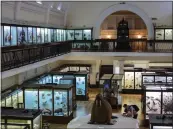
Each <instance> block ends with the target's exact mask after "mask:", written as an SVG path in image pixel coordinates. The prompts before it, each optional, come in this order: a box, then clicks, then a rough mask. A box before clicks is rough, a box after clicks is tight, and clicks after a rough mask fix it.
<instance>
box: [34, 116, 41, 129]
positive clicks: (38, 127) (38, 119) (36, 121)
mask: <svg viewBox="0 0 173 129" xmlns="http://www.w3.org/2000/svg"><path fill="white" fill-rule="evenodd" d="M41 122H42V116H41V115H39V116H37V117H36V118H35V119H34V120H33V126H34V128H33V129H42V125H41Z"/></svg>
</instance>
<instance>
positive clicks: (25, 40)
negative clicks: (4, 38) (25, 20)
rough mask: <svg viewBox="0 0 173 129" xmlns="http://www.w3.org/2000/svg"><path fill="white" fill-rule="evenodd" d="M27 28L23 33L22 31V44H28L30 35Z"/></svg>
mask: <svg viewBox="0 0 173 129" xmlns="http://www.w3.org/2000/svg"><path fill="white" fill-rule="evenodd" d="M27 32H28V31H27V27H23V31H22V37H23V41H22V43H24V44H26V43H27V42H28V33H27Z"/></svg>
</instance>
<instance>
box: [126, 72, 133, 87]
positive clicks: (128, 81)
mask: <svg viewBox="0 0 173 129" xmlns="http://www.w3.org/2000/svg"><path fill="white" fill-rule="evenodd" d="M124 76H125V88H126V89H134V72H125V75H124Z"/></svg>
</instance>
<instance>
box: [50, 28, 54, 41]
mask: <svg viewBox="0 0 173 129" xmlns="http://www.w3.org/2000/svg"><path fill="white" fill-rule="evenodd" d="M50 34H51V42H54V37H53V29H50Z"/></svg>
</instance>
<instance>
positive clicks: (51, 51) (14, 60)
mask: <svg viewBox="0 0 173 129" xmlns="http://www.w3.org/2000/svg"><path fill="white" fill-rule="evenodd" d="M70 51H71V42H63V43H53V44H49V45H43V46H40V45H39V46H32V47H31V46H30V47H28V48H22V49H14V50H2V52H1V71H5V70H9V69H13V68H17V67H20V66H24V65H27V64H32V63H35V62H38V61H41V60H45V59H48V58H52V57H56V56H60V55H63V54H66V53H69V52H70Z"/></svg>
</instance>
